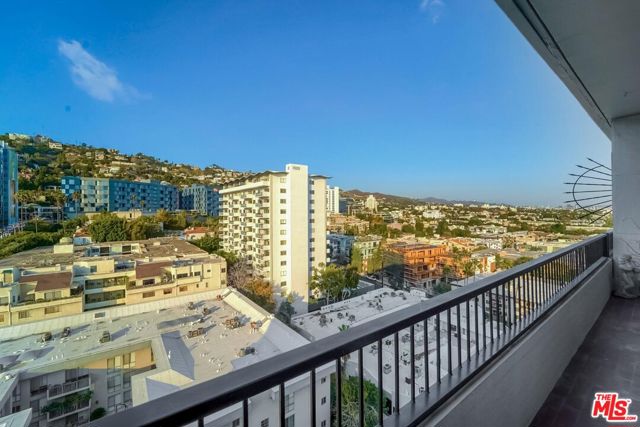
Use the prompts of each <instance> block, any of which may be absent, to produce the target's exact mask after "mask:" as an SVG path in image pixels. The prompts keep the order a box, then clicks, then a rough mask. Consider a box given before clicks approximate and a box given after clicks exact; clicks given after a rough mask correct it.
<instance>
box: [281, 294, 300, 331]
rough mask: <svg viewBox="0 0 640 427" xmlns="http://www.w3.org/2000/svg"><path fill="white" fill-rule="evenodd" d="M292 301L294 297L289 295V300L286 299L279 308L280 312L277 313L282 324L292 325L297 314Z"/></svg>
mask: <svg viewBox="0 0 640 427" xmlns="http://www.w3.org/2000/svg"><path fill="white" fill-rule="evenodd" d="M292 300H293V298H292V296H291V295H289V297H288V298H287V299H285V300H284V301H282V302H281V303H280V306H279V307H278V312H277V313H276V317H277V318H278V319H279V320H280V321H281V322H283V323H285V324H287V325H288V324H290V323H291V317H292V316H293V315H294V314H295V312H296V311H295V309H294V308H293V305H292V304H291V302H292Z"/></svg>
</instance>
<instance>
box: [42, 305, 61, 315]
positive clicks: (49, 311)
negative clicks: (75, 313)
mask: <svg viewBox="0 0 640 427" xmlns="http://www.w3.org/2000/svg"><path fill="white" fill-rule="evenodd" d="M59 312H60V307H58V306H56V307H45V308H44V314H54V313H59Z"/></svg>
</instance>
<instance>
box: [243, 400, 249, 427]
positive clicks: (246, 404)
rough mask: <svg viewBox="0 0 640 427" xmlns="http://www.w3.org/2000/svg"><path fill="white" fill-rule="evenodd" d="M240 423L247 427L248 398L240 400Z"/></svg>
mask: <svg viewBox="0 0 640 427" xmlns="http://www.w3.org/2000/svg"><path fill="white" fill-rule="evenodd" d="M242 425H243V426H244V427H249V400H248V399H243V400H242Z"/></svg>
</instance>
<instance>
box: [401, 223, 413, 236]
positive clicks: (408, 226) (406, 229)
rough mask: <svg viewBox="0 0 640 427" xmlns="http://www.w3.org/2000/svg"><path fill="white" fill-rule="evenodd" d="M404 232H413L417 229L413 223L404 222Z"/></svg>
mask: <svg viewBox="0 0 640 427" xmlns="http://www.w3.org/2000/svg"><path fill="white" fill-rule="evenodd" d="M402 232H403V233H410V234H413V233H415V232H416V229H415V228H413V225H411V224H402Z"/></svg>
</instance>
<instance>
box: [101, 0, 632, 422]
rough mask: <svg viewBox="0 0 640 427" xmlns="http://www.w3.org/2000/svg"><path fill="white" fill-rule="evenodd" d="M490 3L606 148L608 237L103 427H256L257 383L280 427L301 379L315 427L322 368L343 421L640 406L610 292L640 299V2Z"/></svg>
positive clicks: (579, 413)
mask: <svg viewBox="0 0 640 427" xmlns="http://www.w3.org/2000/svg"><path fill="white" fill-rule="evenodd" d="M497 3H498V5H499V6H500V7H501V8H502V9H503V10H504V12H505V13H506V15H507V17H508V18H509V19H510V20H511V21H512V22H513V23H514V24H515V25H516V27H517V28H518V29H519V30H520V32H521V33H522V34H523V35H524V36H525V37H526V38H527V40H528V41H529V42H530V43H531V45H532V46H533V47H534V48H535V49H536V50H537V52H538V53H539V54H540V55H541V56H542V58H543V59H544V60H545V61H546V62H547V63H548V64H549V66H550V67H551V69H552V70H553V71H554V72H555V73H556V74H557V75H558V76H559V77H560V78H561V79H562V81H563V82H564V83H565V84H566V86H567V87H568V88H569V89H570V90H571V92H572V93H573V94H574V96H575V97H576V98H577V100H578V101H579V102H580V103H581V104H582V106H583V107H584V109H585V110H586V111H587V113H588V114H589V115H590V116H591V117H592V119H593V120H594V121H595V122H596V123H597V124H598V126H600V128H601V129H602V131H603V132H604V133H605V134H606V135H607V136H608V137H609V139H610V140H611V143H612V184H613V212H614V229H613V232H612V233H608V234H603V235H599V236H594V237H591V238H588V239H586V240H584V241H583V242H580V243H578V244H575V245H573V246H569V247H567V248H564V249H561V250H559V251H556V252H554V253H551V254H547V255H545V256H543V257H541V258H539V259H536V260H534V261H531V262H528V263H526V264H523V265H520V266H517V267H515V268H512V269H510V270H507V271H504V272H500V273H498V274H496V275H493V276H491V277H488V278H485V279H482V280H478V281H475V282H474V283H472V284H469V285H467V286H464V287H462V288H459V289H455V290H452V291H450V292H448V293H446V294H443V295H439V296H436V297H434V298H431V299H429V300H426V301H422V302H420V303H418V304H414V305H411V306H409V307H408V308H404V309H401V310H396V311H392V312H389V313H387V314H385V315H383V316H380V317H377V318H374V319H372V320H371V321H369V322H366V323H363V324H360V325H357V326H352V327H350V328H348V329H346V330H344V331H342V332H340V333H339V334H336V335H331V336H329V337H327V338H323V339H320V340H317V341H314V342H311V343H310V344H307V345H305V346H302V347H299V348H296V349H294V350H292V351H289V352H287V353H284V354H281V355H277V356H275V357H271V358H268V359H264V360H261V361H258V362H256V363H254V364H252V365H249V366H247V367H244V368H241V369H237V370H233V371H232V372H230V373H228V374H226V375H223V376H220V377H218V378H215V379H213V380H209V381H205V382H202V383H199V384H196V385H194V386H191V387H188V388H185V389H183V390H179V391H177V392H174V393H171V394H168V395H166V396H164V397H159V398H157V399H154V400H151V401H149V402H147V403H145V404H142V405H140V406H135V407H133V408H131V409H128V410H127V411H125V412H122V413H118V414H114V415H112V416H109V417H106V418H104V419H101V420H98V421H96V422H95V425H96V426H99V427H103V426H105V427H106V426H120V425H145V426H167V425H176V426H179V425H194V426H195V425H198V426H204V425H216V424H215V421H214V420H215V418H216V414H219V413H221V412H222V411H226V410H229V409H230V408H232V407H233V408H237V410H238V418H237V420H238V422H239V423H240V424H239V425H242V426H255V425H260V424H259V423H260V420H259V419H257V416H256V415H257V414H256V413H255V412H254V411H255V410H256V409H257V408H254V407H253V403H252V397H253V396H255V395H256V394H258V393H260V392H263V391H266V390H271V395H272V399H273V402H272V404H273V405H274V407H273V410H274V413H275V414H277V417H278V420H277V422H276V425H280V426H285V425H287V420H286V418H285V415H286V411H285V400H286V393H287V387H288V385H289V383H290V382H291V381H292V380H293V379H296V378H306V380H307V381H308V383H309V391H310V393H309V394H310V398H309V401H308V406H305V410H308V411H309V412H308V413H309V414H310V420H311V422H310V425H311V426H312V427H320V426H321V422H320V421H319V420H317V417H316V414H317V413H318V412H319V411H320V409H319V408H320V407H321V406H319V405H321V404H324V403H326V402H319V401H318V400H317V399H316V373H317V372H318V371H319V370H320V369H321V368H323V369H325V368H326V367H327V366H332V367H333V375H332V376H331V381H332V383H333V385H334V386H333V390H334V395H335V397H336V398H335V400H333V401H332V405H334V408H333V409H334V411H333V420H334V423H333V425H337V426H340V425H360V426H364V425H367V426H369V425H372V424H377V425H384V426H432V425H437V426H487V427H488V426H502V425H504V426H507V425H508V426H527V425H533V426H550V425H553V426H588V425H606V422H605V421H604V420H603V419H594V418H592V417H591V406H590V405H591V403H592V401H593V399H594V393H595V392H598V391H600V392H618V393H619V394H620V397H621V398H625V399H632V401H633V402H634V404H632V405H631V412H632V413H636V414H638V413H640V409H639V408H638V406H637V405H638V404H637V403H635V402H638V401H640V371H639V369H640V368H639V367H640V344H639V343H640V299H633V298H628V299H624V298H620V297H618V296H613V295H612V292H613V291H614V289H615V290H616V291H617V292H619V291H620V287H621V286H627V287H628V288H629V289H627V292H628V293H634V292H640V284H639V283H638V282H639V281H640V278H639V277H638V276H639V274H638V271H640V267H636V266H639V265H640V258H639V257H640V249H638V248H640V226H639V225H638V224H640V202H639V201H638V200H640V198H638V193H640V115H639V114H640V91H639V90H637V88H636V86H637V85H638V81H639V80H638V75H639V73H638V71H640V54H638V45H640V25H637V23H638V22H640V2H637V1H636V0H618V1H615V2H607V1H602V0H565V1H562V2H559V1H555V0H497ZM541 96H544V95H543V94H542V95H541ZM614 270H615V271H616V274H615V275H614ZM351 379H353V380H354V381H353V382H350V383H349V388H348V390H349V391H351V392H350V393H348V394H347V393H346V391H347V388H346V386H345V384H346V382H345V381H347V380H351ZM354 383H355V388H356V392H355V393H353V392H352V391H353V387H354V386H353V384H354ZM365 390H367V391H366V392H365ZM343 393H344V394H343ZM372 394H373V395H372ZM343 396H345V397H343ZM346 396H349V397H348V398H347V397H346ZM349 399H351V400H349ZM634 405H635V406H634Z"/></svg>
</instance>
